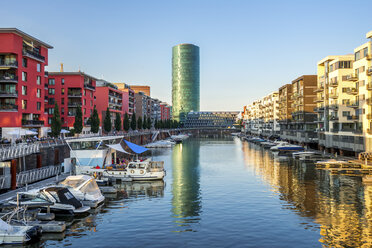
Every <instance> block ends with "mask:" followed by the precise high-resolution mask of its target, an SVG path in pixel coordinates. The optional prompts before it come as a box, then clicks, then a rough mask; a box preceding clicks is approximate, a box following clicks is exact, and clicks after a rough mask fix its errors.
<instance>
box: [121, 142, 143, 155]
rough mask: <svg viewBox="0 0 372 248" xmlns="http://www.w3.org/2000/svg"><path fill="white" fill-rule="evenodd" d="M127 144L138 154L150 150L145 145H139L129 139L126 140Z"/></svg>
mask: <svg viewBox="0 0 372 248" xmlns="http://www.w3.org/2000/svg"><path fill="white" fill-rule="evenodd" d="M124 142H125V144H127V146H128V147H129V148H130V149H131V150H132V151H133V152H134V153H137V154H140V153H143V152H145V151H148V150H149V149H147V148H145V147H143V146H139V145H136V144H134V143H132V142H129V141H126V140H124Z"/></svg>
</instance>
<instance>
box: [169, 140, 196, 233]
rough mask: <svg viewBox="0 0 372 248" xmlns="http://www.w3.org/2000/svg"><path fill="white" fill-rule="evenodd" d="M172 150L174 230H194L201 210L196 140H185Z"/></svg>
mask: <svg viewBox="0 0 372 248" xmlns="http://www.w3.org/2000/svg"><path fill="white" fill-rule="evenodd" d="M184 143H185V144H179V145H177V146H175V147H174V148H173V151H172V177H173V184H172V193H173V198H172V213H173V217H174V218H175V223H177V229H176V232H184V231H195V230H194V229H193V228H192V226H191V225H190V224H191V223H199V221H200V216H199V215H200V211H201V196H200V171H199V150H200V143H199V141H197V140H187V141H185V142H184Z"/></svg>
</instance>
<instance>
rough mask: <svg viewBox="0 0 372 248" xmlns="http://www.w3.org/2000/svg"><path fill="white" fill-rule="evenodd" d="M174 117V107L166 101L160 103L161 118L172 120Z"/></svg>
mask: <svg viewBox="0 0 372 248" xmlns="http://www.w3.org/2000/svg"><path fill="white" fill-rule="evenodd" d="M171 118H172V107H171V106H170V105H169V104H168V103H166V102H161V103H160V119H161V120H170V119H171Z"/></svg>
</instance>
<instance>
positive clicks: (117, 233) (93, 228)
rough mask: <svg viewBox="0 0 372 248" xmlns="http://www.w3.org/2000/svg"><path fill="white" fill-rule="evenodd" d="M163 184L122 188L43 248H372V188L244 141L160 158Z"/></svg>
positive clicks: (186, 146)
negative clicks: (92, 212) (331, 174)
mask: <svg viewBox="0 0 372 248" xmlns="http://www.w3.org/2000/svg"><path fill="white" fill-rule="evenodd" d="M154 160H164V161H165V167H166V170H167V176H166V178H165V180H164V182H160V181H157V182H147V183H130V184H122V185H120V186H119V187H120V192H119V194H118V195H113V196H111V197H108V198H109V199H108V201H107V203H106V205H105V206H104V207H103V208H101V209H98V210H96V213H94V214H92V215H90V216H88V217H86V218H83V219H81V220H78V221H75V222H74V223H72V225H71V226H70V228H68V230H67V231H66V233H65V234H64V238H63V236H58V235H56V236H54V237H53V236H51V237H47V238H54V239H55V240H47V241H43V242H42V243H41V245H42V246H44V247H65V246H68V247H322V246H324V247H360V246H362V245H365V246H366V247H369V246H370V245H371V244H372V238H371V237H372V221H371V220H372V218H371V214H372V186H369V185H363V184H362V180H361V178H360V177H350V176H330V175H329V173H328V172H326V171H319V170H316V169H315V168H314V165H313V164H305V163H300V162H299V161H293V160H292V159H285V158H284V159H283V158H275V157H273V156H272V155H271V153H270V152H269V151H266V150H262V149H261V148H259V147H257V146H255V145H253V144H249V143H247V142H242V141H240V140H239V139H233V138H226V139H195V138H192V139H189V140H187V141H185V142H184V143H183V144H179V145H176V146H175V147H174V148H173V149H162V150H159V151H156V152H154Z"/></svg>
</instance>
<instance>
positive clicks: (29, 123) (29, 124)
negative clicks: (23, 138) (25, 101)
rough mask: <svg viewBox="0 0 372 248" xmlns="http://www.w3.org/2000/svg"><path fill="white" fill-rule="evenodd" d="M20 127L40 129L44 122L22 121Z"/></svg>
mask: <svg viewBox="0 0 372 248" xmlns="http://www.w3.org/2000/svg"><path fill="white" fill-rule="evenodd" d="M22 126H26V127H41V126H44V121H40V120H22Z"/></svg>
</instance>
